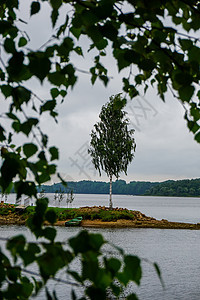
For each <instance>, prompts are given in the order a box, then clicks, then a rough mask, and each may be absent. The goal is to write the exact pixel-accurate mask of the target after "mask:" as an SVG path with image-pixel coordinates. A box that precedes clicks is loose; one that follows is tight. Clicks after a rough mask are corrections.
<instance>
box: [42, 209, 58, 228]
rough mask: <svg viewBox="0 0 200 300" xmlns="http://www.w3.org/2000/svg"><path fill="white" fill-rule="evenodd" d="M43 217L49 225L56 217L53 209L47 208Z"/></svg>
mask: <svg viewBox="0 0 200 300" xmlns="http://www.w3.org/2000/svg"><path fill="white" fill-rule="evenodd" d="M45 218H46V220H47V221H48V222H49V223H50V224H51V225H53V224H54V223H55V222H56V219H57V215H56V212H55V211H54V210H53V209H48V210H47V212H46V215H45Z"/></svg>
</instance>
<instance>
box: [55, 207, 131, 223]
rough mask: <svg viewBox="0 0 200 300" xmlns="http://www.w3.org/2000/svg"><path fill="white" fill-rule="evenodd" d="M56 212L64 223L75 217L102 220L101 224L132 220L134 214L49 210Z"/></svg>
mask: <svg viewBox="0 0 200 300" xmlns="http://www.w3.org/2000/svg"><path fill="white" fill-rule="evenodd" d="M51 209H54V211H56V215H57V219H58V220H59V221H64V220H66V219H73V218H76V217H80V216H82V217H83V220H97V219H99V220H102V221H103V222H110V221H117V220H119V219H126V220H133V219H134V218H135V217H134V214H133V212H131V211H129V210H122V211H118V210H104V209H99V211H98V212H97V211H95V210H93V209H88V210H84V209H81V208H67V209H66V208H64V209H63V208H51Z"/></svg>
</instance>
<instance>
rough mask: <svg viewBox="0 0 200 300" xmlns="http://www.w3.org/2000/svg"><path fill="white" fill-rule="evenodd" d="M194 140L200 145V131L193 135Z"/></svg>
mask: <svg viewBox="0 0 200 300" xmlns="http://www.w3.org/2000/svg"><path fill="white" fill-rule="evenodd" d="M194 139H195V141H197V143H200V131H199V132H198V133H196V134H195V136H194Z"/></svg>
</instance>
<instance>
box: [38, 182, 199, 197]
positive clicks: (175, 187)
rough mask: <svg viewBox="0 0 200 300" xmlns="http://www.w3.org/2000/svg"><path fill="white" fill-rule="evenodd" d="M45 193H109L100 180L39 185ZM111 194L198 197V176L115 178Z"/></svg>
mask: <svg viewBox="0 0 200 300" xmlns="http://www.w3.org/2000/svg"><path fill="white" fill-rule="evenodd" d="M41 191H44V192H46V193H56V192H58V193H59V192H60V193H61V192H64V193H68V192H71V191H73V193H75V194H109V182H102V181H90V180H82V181H77V182H76V181H69V182H67V187H64V186H63V185H62V183H55V184H53V185H41V186H40V187H38V192H41ZM113 194H118V195H146V196H174V197H200V178H197V179H184V180H167V181H164V182H149V181H130V182H129V183H126V181H125V180H121V179H120V180H116V181H115V182H113Z"/></svg>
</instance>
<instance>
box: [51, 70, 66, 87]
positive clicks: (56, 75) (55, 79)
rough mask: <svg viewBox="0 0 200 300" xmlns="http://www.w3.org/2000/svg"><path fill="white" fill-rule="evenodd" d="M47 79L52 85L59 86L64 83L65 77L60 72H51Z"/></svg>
mask: <svg viewBox="0 0 200 300" xmlns="http://www.w3.org/2000/svg"><path fill="white" fill-rule="evenodd" d="M48 79H49V81H50V82H51V83H52V84H55V85H57V86H61V85H62V84H65V83H66V78H65V75H64V74H62V73H61V72H53V73H49V74H48Z"/></svg>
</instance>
